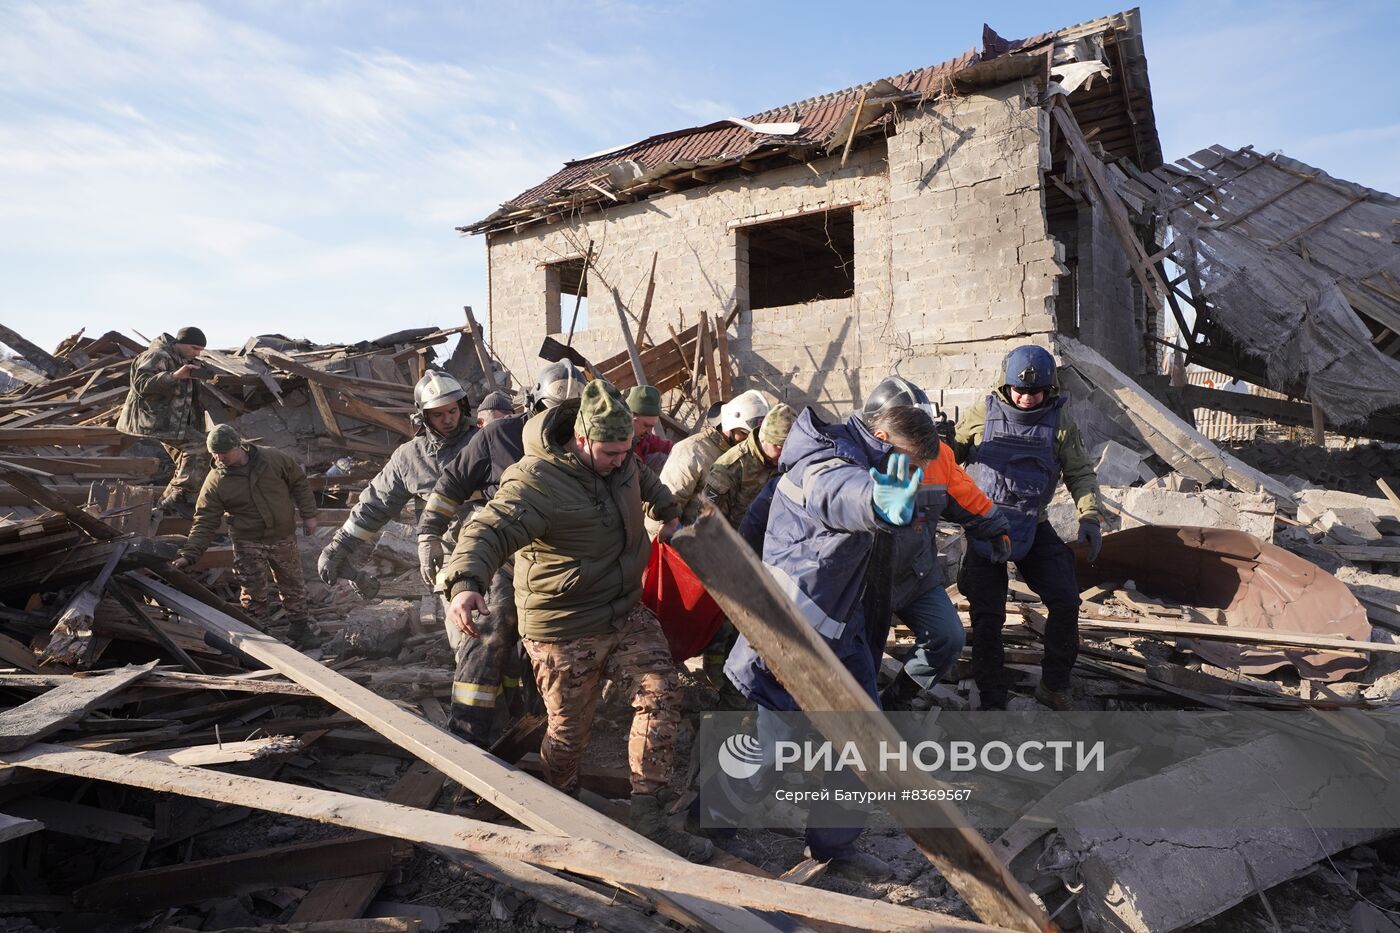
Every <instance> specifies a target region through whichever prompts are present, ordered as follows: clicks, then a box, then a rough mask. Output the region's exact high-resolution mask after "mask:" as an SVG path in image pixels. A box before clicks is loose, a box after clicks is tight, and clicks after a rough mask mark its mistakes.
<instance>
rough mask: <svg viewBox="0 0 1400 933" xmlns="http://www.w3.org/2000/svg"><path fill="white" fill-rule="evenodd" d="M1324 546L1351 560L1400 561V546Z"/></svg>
mask: <svg viewBox="0 0 1400 933" xmlns="http://www.w3.org/2000/svg"><path fill="white" fill-rule="evenodd" d="M1391 540H1392V541H1393V540H1394V539H1393V538H1392V539H1391ZM1323 547H1325V548H1327V550H1329V551H1331V552H1332V553H1333V554H1336V555H1337V556H1338V557H1345V558H1346V559H1347V560H1351V561H1370V562H1372V563H1379V564H1391V563H1400V547H1384V546H1380V547H1378V546H1374V545H1356V546H1353V545H1346V544H1324V545H1323Z"/></svg>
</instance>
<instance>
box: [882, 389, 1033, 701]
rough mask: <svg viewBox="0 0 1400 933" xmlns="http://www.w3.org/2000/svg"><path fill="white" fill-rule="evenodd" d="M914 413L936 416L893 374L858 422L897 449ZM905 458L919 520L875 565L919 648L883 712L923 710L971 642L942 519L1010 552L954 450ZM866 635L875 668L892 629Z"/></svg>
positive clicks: (912, 428) (998, 517)
mask: <svg viewBox="0 0 1400 933" xmlns="http://www.w3.org/2000/svg"><path fill="white" fill-rule="evenodd" d="M915 410H918V411H920V412H922V413H923V414H925V415H927V416H928V417H929V418H930V419H932V418H933V405H932V404H931V403H930V402H929V398H928V394H927V393H925V392H924V390H923V389H921V388H920V387H919V386H917V385H915V384H914V383H912V382H910V381H909V380H907V379H905V378H903V377H902V376H890V377H888V378H886V379H883V380H881V382H880V383H879V385H877V386H876V387H875V389H874V391H873V392H871V393H870V395H869V397H867V398H866V400H865V405H864V406H863V407H862V409H861V418H862V419H863V420H864V421H865V424H866V427H868V428H869V429H870V433H871V434H873V435H874V436H875V437H877V438H879V439H880V440H882V441H884V442H886V443H893V440H892V438H893V437H896V436H900V435H909V434H915V433H917V432H918V426H921V425H922V419H921V418H917V417H915V416H914V415H912V414H911V412H913V411H915ZM916 424H917V426H916ZM934 424H935V426H936V425H937V422H936V421H935V422H934ZM902 452H903V453H905V454H906V455H908V456H909V458H910V463H911V464H913V465H914V466H917V467H918V468H919V469H921V470H922V471H923V486H922V487H921V488H920V489H919V499H918V502H917V504H916V509H915V515H914V521H913V522H911V523H910V524H909V526H908V527H907V528H900V529H897V530H896V531H895V532H894V534H893V535H892V536H891V537H890V541H889V544H890V547H889V554H888V555H883V554H877V555H876V557H875V560H876V561H877V562H878V561H880V560H881V559H884V560H885V561H886V563H887V564H888V566H889V567H890V576H891V587H889V588H887V591H888V592H889V593H890V606H891V608H892V609H893V612H894V614H895V615H898V616H899V617H900V619H901V620H903V621H904V623H905V624H906V625H908V626H909V628H910V629H912V630H913V632H914V636H915V645H914V651H913V653H912V654H911V655H910V656H909V658H908V659H907V660H906V661H905V663H904V665H903V667H901V668H900V672H899V674H898V675H896V677H895V679H894V681H893V682H891V683H890V685H889V686H888V687H886V688H885V689H884V690H883V691H881V693H880V707H881V708H882V709H884V710H885V711H887V712H893V711H900V710H910V709H915V708H922V707H924V706H925V699H926V698H924V697H923V696H922V694H923V691H925V690H930V689H932V688H933V687H934V685H935V684H937V683H938V681H939V680H940V679H941V678H942V677H943V675H944V674H946V673H948V671H949V670H950V669H951V668H952V666H953V662H955V661H956V660H957V658H958V655H959V654H960V653H961V652H962V649H963V645H964V643H965V642H966V636H965V635H964V633H963V627H962V620H961V619H960V618H958V612H957V610H956V609H955V608H954V607H953V601H952V600H951V599H949V598H948V593H947V591H946V590H944V588H943V587H944V581H943V574H942V571H941V568H940V567H939V564H938V537H937V533H938V522H939V520H940V519H943V520H946V521H950V522H956V523H957V524H960V525H962V526H963V528H964V530H965V531H966V532H967V535H968V537H969V538H973V539H980V540H986V541H989V542H990V543H991V546H992V550H993V552H994V553H995V554H997V555H1000V557H1001V560H1002V561H1005V560H1006V554H1008V553H1009V552H1010V547H1011V539H1010V538H1009V537H1007V522H1006V516H1005V515H1003V514H1002V513H1001V512H1000V511H999V510H998V509H997V507H996V506H995V505H994V504H993V503H992V501H991V500H990V499H988V498H987V497H986V496H985V495H984V494H983V493H982V490H980V489H978V488H977V484H976V483H974V482H973V481H972V478H971V477H969V476H968V475H967V474H966V473H965V472H963V469H962V467H960V466H958V464H957V461H956V459H955V458H954V456H953V450H952V448H951V447H949V446H948V445H947V444H945V443H943V442H942V440H941V439H937V440H935V441H934V442H933V443H931V445H930V450H929V452H930V453H932V454H933V456H931V457H927V458H924V457H920V456H919V455H918V454H917V453H915V452H914V451H911V450H903V451H902ZM871 618H872V619H888V618H889V613H882V612H875V613H872V614H871ZM868 635H869V636H870V650H871V653H872V654H873V656H874V660H875V664H876V668H877V669H878V668H879V664H880V660H881V657H882V655H883V654H884V650H885V641H886V638H887V637H888V635H889V628H888V626H884V627H872V628H871V630H869V631H868Z"/></svg>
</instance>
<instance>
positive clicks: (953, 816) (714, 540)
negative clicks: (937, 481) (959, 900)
mask: <svg viewBox="0 0 1400 933" xmlns="http://www.w3.org/2000/svg"><path fill="white" fill-rule="evenodd" d="M671 543H672V545H673V546H674V547H675V549H676V550H677V551H678V552H679V553H680V555H681V557H682V558H684V560H685V562H686V563H687V564H688V565H689V566H690V568H691V569H692V570H693V571H694V572H695V575H696V576H697V577H699V578H700V581H701V582H702V583H704V584H705V588H706V589H707V590H709V592H710V595H711V596H713V597H714V599H715V601H716V602H718V603H719V605H720V607H721V608H723V609H724V610H725V612H726V613H727V614H728V616H729V618H730V620H731V621H733V622H734V625H735V627H736V628H738V629H739V631H740V632H742V633H743V635H744V637H746V638H747V639H748V640H749V643H750V644H751V645H753V647H754V649H755V650H756V651H757V652H758V653H759V656H760V657H762V658H763V660H764V662H765V663H766V664H767V665H768V667H769V669H770V670H771V671H773V673H774V675H775V676H777V678H778V679H779V680H780V681H781V682H782V684H783V686H784V687H785V688H786V689H787V691H788V692H789V693H790V694H792V697H793V699H794V700H796V701H797V704H798V706H799V707H800V708H801V709H803V710H805V711H807V712H809V713H812V712H817V711H825V710H852V711H859V712H865V713H868V714H870V715H868V716H866V717H864V721H865V722H866V723H867V724H868V728H867V729H865V730H855V729H849V730H848V729H847V728H846V727H847V726H848V724H849V719H848V718H846V717H842V718H841V721H840V722H839V723H838V722H837V721H836V720H834V719H832V718H831V717H816V718H815V719H814V720H813V725H815V726H817V728H820V729H823V730H825V729H827V728H831V729H832V731H835V732H839V733H841V734H835V735H833V734H830V733H827V738H828V739H830V740H831V741H832V743H833V744H835V745H837V746H842V745H843V743H850V744H851V745H853V746H854V747H855V748H856V749H857V750H858V751H859V752H860V754H861V756H862V759H863V760H865V761H880V760H881V759H880V748H881V743H884V744H885V745H886V746H887V747H891V748H893V747H895V746H897V745H899V744H900V741H901V739H900V735H899V733H898V732H897V731H895V729H894V727H893V726H892V725H890V723H889V721H888V720H887V719H885V718H883V717H882V716H881V715H880V707H879V706H878V705H876V703H875V701H874V700H872V699H871V698H870V696H869V694H867V693H866V692H865V691H864V690H863V689H861V687H860V685H859V684H858V683H856V680H855V678H854V677H853V676H851V673H850V671H848V670H846V668H845V666H844V665H842V664H841V662H840V661H839V660H838V659H837V657H836V655H835V654H834V653H833V652H832V650H831V648H829V647H828V646H827V644H826V642H825V640H823V638H822V637H821V636H820V635H818V634H817V631H816V629H815V628H813V627H812V625H811V624H810V623H808V622H807V621H806V619H804V618H803V616H802V615H801V613H800V612H799V611H798V609H797V606H796V605H794V604H793V602H792V600H791V599H790V598H788V597H787V596H786V595H784V594H783V593H782V591H781V590H779V589H778V587H777V584H776V583H775V582H774V580H773V578H772V576H771V575H770V574H769V573H768V571H767V570H765V569H764V566H763V564H762V563H760V562H759V560H758V558H757V557H756V556H755V555H754V553H753V550H752V549H751V548H749V547H748V546H747V545H746V544H744V541H743V539H742V538H740V537H739V535H738V533H737V532H735V531H734V529H732V528H731V527H730V526H729V523H728V522H726V521H725V520H724V519H723V518H722V517H721V516H720V514H719V512H717V511H716V510H715V509H714V507H713V506H711V505H709V504H708V503H707V504H705V506H704V507H703V508H702V510H701V512H700V517H699V518H698V519H697V520H696V522H695V524H694V525H690V526H687V527H686V528H683V529H682V530H681V531H680V532H678V533H677V534H676V535H675V537H674V538H673V539H672V541H671ZM847 731H849V732H850V734H846V732H847ZM860 777H861V780H862V781H863V782H864V783H865V785H866V786H867V787H869V788H870V789H871V790H872V791H881V790H892V791H895V792H896V795H899V794H900V792H902V791H904V790H909V789H920V790H926V791H928V792H929V793H927V794H921V795H920V796H922V797H924V798H925V799H924V801H922V802H920V803H919V804H918V806H919V808H920V809H922V810H923V811H925V812H924V815H923V816H922V817H921V818H920V819H918V820H917V821H916V823H917V825H910V824H909V820H907V819H906V820H901V811H900V808H899V807H894V806H892V807H889V808H887V809H888V810H889V812H890V814H891V816H893V817H894V818H895V820H896V821H897V822H900V823H901V825H902V826H904V829H905V831H906V832H907V833H908V834H909V837H910V838H911V839H913V840H914V844H915V845H917V846H918V847H919V849H920V850H921V851H923V853H924V854H925V855H926V856H927V857H928V859H929V861H930V862H932V863H933V864H934V865H935V866H936V867H937V868H938V870H939V872H940V873H942V875H943V877H945V878H947V879H948V882H949V884H951V885H952V886H953V887H954V888H956V889H957V891H958V893H959V894H961V895H962V897H963V900H965V901H967V903H968V906H969V907H971V908H972V910H973V912H974V913H976V914H977V916H979V917H981V918H982V919H983V920H985V921H986V922H988V923H995V924H999V925H1001V926H1003V927H1008V928H1010V929H1014V930H1025V931H1032V933H1033V931H1040V930H1045V929H1048V928H1050V921H1049V920H1048V919H1047V918H1046V917H1045V914H1044V912H1043V911H1042V910H1041V909H1040V908H1039V907H1037V906H1036V904H1035V902H1034V901H1032V900H1031V897H1030V893H1029V892H1028V891H1026V889H1025V888H1024V887H1022V886H1021V883H1020V882H1019V881H1017V880H1016V879H1015V878H1014V877H1013V876H1012V875H1011V873H1010V871H1008V870H1007V868H1006V866H1004V865H1002V864H1001V862H1000V861H999V860H998V859H997V857H996V855H995V854H993V852H992V850H991V848H990V847H989V846H988V845H987V842H986V840H985V839H983V838H982V836H981V835H980V834H979V833H978V832H977V831H976V830H975V829H973V828H972V826H971V825H970V824H969V823H968V822H967V820H966V818H965V817H964V816H963V815H962V813H961V812H959V810H958V809H957V807H955V806H953V805H952V804H951V803H948V802H944V801H942V800H940V799H939V796H938V793H937V792H938V791H939V790H940V789H941V788H943V787H944V786H945V785H943V784H942V783H941V782H939V781H937V780H935V779H934V778H933V776H932V775H930V774H927V773H926V772H923V771H918V770H913V771H907V772H895V771H885V770H874V771H863V772H860ZM906 782H907V783H906ZM905 799H906V800H907V799H908V797H905ZM930 812H932V813H937V814H938V821H939V822H940V823H941V824H942V826H941V827H938V828H934V827H930V826H929V825H928V824H929V823H930V822H931V820H930V819H929V817H928V816H927V813H930Z"/></svg>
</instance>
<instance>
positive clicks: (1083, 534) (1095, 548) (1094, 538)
mask: <svg viewBox="0 0 1400 933" xmlns="http://www.w3.org/2000/svg"><path fill="white" fill-rule="evenodd" d="M1078 543H1079V544H1087V545H1088V546H1089V563H1091V564H1092V563H1093V562H1094V561H1096V560H1098V559H1099V548H1101V547H1103V529H1102V528H1100V527H1099V523H1098V522H1096V521H1094V520H1093V519H1092V518H1082V519H1080V520H1079V542H1078Z"/></svg>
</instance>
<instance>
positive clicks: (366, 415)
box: [329, 392, 417, 437]
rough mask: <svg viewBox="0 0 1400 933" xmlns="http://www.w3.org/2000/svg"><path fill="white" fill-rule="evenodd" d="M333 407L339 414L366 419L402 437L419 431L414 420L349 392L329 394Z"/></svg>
mask: <svg viewBox="0 0 1400 933" xmlns="http://www.w3.org/2000/svg"><path fill="white" fill-rule="evenodd" d="M329 398H330V403H331V408H333V409H334V410H335V411H336V412H337V413H338V414H342V415H349V416H350V417H351V418H354V419H356V420H357V421H364V422H366V423H368V424H374V425H378V426H379V427H381V428H388V429H389V430H390V431H393V432H394V433H395V434H398V435H400V436H402V437H413V435H414V434H416V433H417V428H415V427H414V426H413V422H411V421H409V420H408V419H407V418H402V417H400V416H398V415H392V414H390V413H389V412H387V411H381V410H379V409H378V408H375V407H374V406H373V405H370V404H368V403H366V402H362V401H360V400H359V399H358V398H356V397H355V396H354V395H352V394H350V393H348V392H336V393H334V394H333V395H330V396H329Z"/></svg>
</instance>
